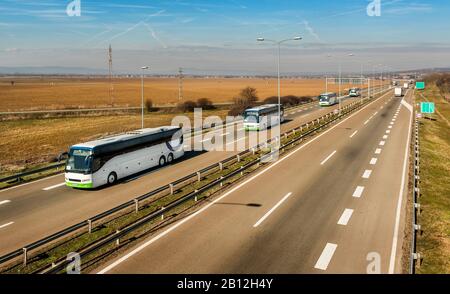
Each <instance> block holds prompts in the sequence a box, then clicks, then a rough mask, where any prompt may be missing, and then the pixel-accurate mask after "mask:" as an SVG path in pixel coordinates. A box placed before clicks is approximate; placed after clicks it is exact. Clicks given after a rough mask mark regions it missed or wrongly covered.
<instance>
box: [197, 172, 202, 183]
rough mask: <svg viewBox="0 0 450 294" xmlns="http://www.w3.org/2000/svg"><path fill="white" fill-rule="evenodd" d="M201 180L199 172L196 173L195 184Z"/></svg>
mask: <svg viewBox="0 0 450 294" xmlns="http://www.w3.org/2000/svg"><path fill="white" fill-rule="evenodd" d="M201 180H202V177H201V174H200V172H197V182H200V181H201Z"/></svg>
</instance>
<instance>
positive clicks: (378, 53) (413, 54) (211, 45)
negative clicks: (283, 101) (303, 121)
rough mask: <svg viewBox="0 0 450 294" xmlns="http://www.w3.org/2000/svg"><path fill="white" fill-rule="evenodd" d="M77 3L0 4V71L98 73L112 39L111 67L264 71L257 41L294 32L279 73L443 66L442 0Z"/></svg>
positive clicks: (447, 5) (448, 62) (449, 6)
mask: <svg viewBox="0 0 450 294" xmlns="http://www.w3.org/2000/svg"><path fill="white" fill-rule="evenodd" d="M80 1H81V16H79V17H77V16H74V17H69V16H68V15H67V14H66V6H67V5H68V4H69V3H70V2H71V1H65V0H42V1H36V0H34V1H32V0H0V40H2V41H1V42H0V67H1V66H8V67H28V66H62V67H75V66H77V67H88V68H100V69H104V68H107V63H106V58H105V50H106V48H107V47H108V45H109V44H112V46H113V50H114V68H115V71H117V72H134V71H135V69H136V68H139V66H140V65H141V64H150V65H151V66H152V68H153V70H154V72H158V73H170V72H174V71H176V69H177V68H178V67H180V66H182V67H185V68H186V70H187V71H189V69H190V70H191V71H192V73H198V72H202V71H203V72H205V73H210V72H211V73H213V72H214V73H215V72H223V73H228V72H229V73H231V72H233V73H244V74H245V73H270V72H271V71H272V70H273V63H271V62H270V61H272V60H273V58H274V50H273V47H272V46H271V45H270V44H261V43H257V42H256V38H257V37H260V36H262V37H265V38H270V39H284V38H290V37H293V36H297V35H300V36H302V37H303V40H302V41H301V42H291V43H287V44H286V45H284V47H283V65H284V69H285V71H286V72H322V71H333V70H335V68H336V67H337V64H338V60H339V59H340V60H341V62H342V63H343V67H344V71H345V70H346V71H356V70H357V69H359V68H360V66H361V64H363V66H365V67H366V68H370V65H369V61H371V64H383V65H385V66H389V67H391V68H394V69H412V68H417V67H428V66H432V67H447V66H450V53H449V52H450V50H449V48H450V38H449V37H450V18H449V15H450V2H449V1H448V0H413V1H410V0H381V16H379V17H369V16H368V15H367V13H366V7H367V5H368V4H369V2H371V1H368V0H334V1H333V0H327V1H326V0H315V1H310V0H278V1H276V0H221V1H219V0H217V1H212V0H209V1H208V0H178V1H177V0H167V1H166V0H161V1H158V0H154V1H146V0H139V1H124V0H109V1H96V0H80ZM349 52H351V53H354V55H355V56H354V57H353V58H351V59H350V58H347V57H346V56H347V55H348V53H349ZM327 55H331V56H332V57H327Z"/></svg>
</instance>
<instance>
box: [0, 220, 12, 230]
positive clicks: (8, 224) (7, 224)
mask: <svg viewBox="0 0 450 294" xmlns="http://www.w3.org/2000/svg"><path fill="white" fill-rule="evenodd" d="M13 223H14V222H9V223H6V224H3V225H1V226H0V229H3V228H5V227H7V226H10V225H12V224H13Z"/></svg>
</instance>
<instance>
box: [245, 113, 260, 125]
mask: <svg viewBox="0 0 450 294" xmlns="http://www.w3.org/2000/svg"><path fill="white" fill-rule="evenodd" d="M244 122H246V123H258V122H259V116H258V113H256V112H246V113H245V117H244Z"/></svg>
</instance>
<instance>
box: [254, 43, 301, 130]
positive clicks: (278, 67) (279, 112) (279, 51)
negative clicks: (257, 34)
mask: <svg viewBox="0 0 450 294" xmlns="http://www.w3.org/2000/svg"><path fill="white" fill-rule="evenodd" d="M300 40H302V37H294V38H291V39H285V40H281V41H275V40H269V39H265V38H257V39H256V41H258V42H265V41H267V42H271V43H274V44H276V45H277V49H278V50H277V51H278V57H277V78H278V123H279V124H280V125H281V78H280V58H281V57H280V56H281V44H282V43H284V42H288V41H300Z"/></svg>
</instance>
